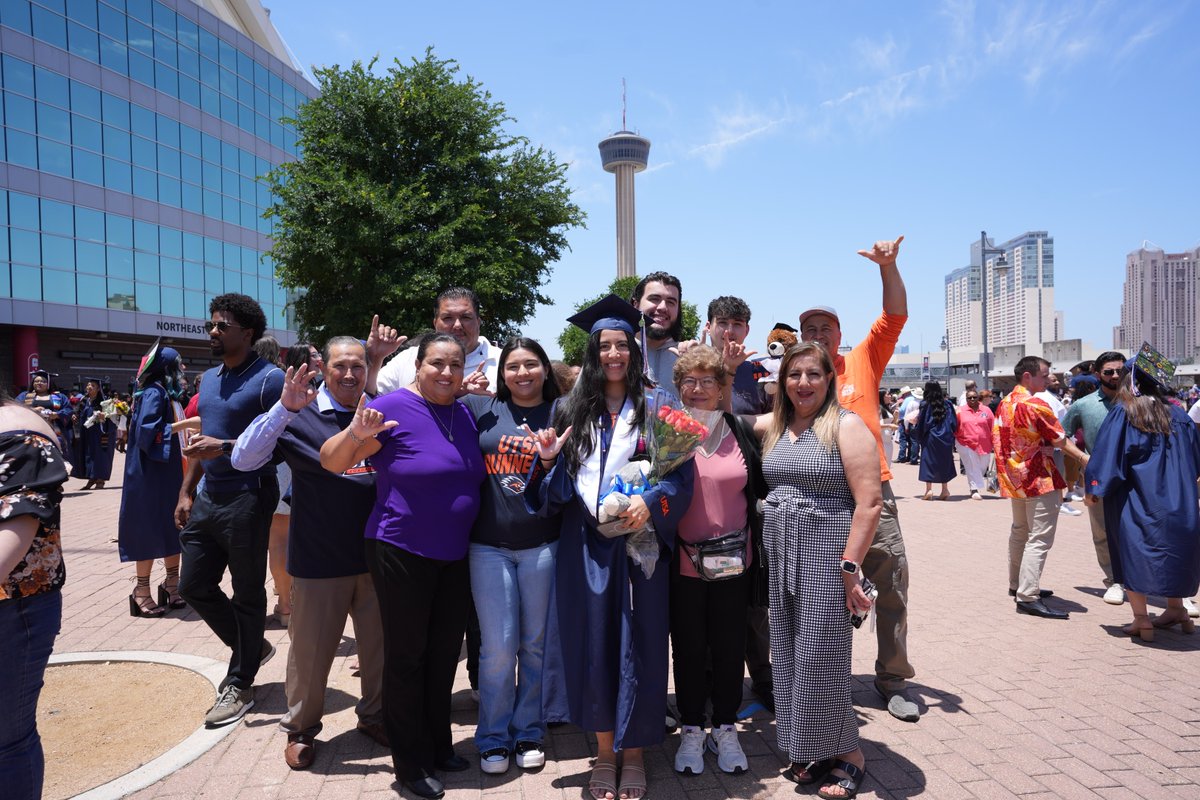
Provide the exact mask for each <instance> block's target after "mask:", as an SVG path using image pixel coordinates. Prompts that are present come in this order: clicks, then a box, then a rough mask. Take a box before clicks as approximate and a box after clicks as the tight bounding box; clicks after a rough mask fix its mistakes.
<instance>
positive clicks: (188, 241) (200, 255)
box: [183, 233, 204, 282]
mask: <svg viewBox="0 0 1200 800" xmlns="http://www.w3.org/2000/svg"><path fill="white" fill-rule="evenodd" d="M183 257H184V258H185V259H187V260H188V261H203V260H204V237H203V236H197V235H196V234H194V233H185V234H184V235H183ZM189 282H190V281H189Z"/></svg>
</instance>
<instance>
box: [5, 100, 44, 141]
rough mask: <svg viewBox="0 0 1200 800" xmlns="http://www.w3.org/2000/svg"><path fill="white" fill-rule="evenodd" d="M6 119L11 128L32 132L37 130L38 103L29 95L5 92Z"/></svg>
mask: <svg viewBox="0 0 1200 800" xmlns="http://www.w3.org/2000/svg"><path fill="white" fill-rule="evenodd" d="M4 121H5V122H6V123H7V124H8V127H9V128H18V129H20V130H23V131H29V132H30V133H32V132H34V131H36V130H37V105H36V104H35V103H34V102H33V101H32V100H30V99H29V98H28V97H22V96H21V95H19V94H13V93H12V92H5V93H4Z"/></svg>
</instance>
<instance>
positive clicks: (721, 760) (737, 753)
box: [707, 725, 750, 775]
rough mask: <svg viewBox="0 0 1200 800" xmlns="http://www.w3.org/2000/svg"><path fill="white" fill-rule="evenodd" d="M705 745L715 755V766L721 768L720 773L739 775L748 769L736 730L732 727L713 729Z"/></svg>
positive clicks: (724, 726)
mask: <svg viewBox="0 0 1200 800" xmlns="http://www.w3.org/2000/svg"><path fill="white" fill-rule="evenodd" d="M707 744H708V750H709V752H711V753H716V754H717V766H718V767H720V768H721V772H727V773H729V774H731V775H740V774H742V773H743V772H745V771H746V770H748V769H749V768H750V764H749V762H747V761H746V754H745V753H743V752H742V746H741V744H739V743H738V732H737V728H735V727H733V726H732V725H722V726H721V727H719V728H713V729H712V733H710V734H709V735H708V742H707Z"/></svg>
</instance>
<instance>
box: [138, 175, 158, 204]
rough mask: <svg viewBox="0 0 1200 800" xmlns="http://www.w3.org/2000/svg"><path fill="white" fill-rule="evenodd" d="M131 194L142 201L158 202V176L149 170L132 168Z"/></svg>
mask: <svg viewBox="0 0 1200 800" xmlns="http://www.w3.org/2000/svg"><path fill="white" fill-rule="evenodd" d="M133 193H134V194H135V195H136V196H138V197H140V198H142V199H143V200H153V201H155V202H158V176H157V175H156V174H154V172H152V171H151V170H148V169H143V168H141V167H134V168H133Z"/></svg>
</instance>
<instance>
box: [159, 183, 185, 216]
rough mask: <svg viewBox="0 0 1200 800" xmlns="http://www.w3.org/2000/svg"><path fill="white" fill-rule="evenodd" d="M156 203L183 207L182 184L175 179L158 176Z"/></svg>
mask: <svg viewBox="0 0 1200 800" xmlns="http://www.w3.org/2000/svg"><path fill="white" fill-rule="evenodd" d="M158 202H160V203H162V204H163V205H168V206H173V207H175V208H179V207H180V206H182V205H183V196H182V184H181V183H180V182H179V179H177V178H169V177H167V176H166V175H159V176H158Z"/></svg>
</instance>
